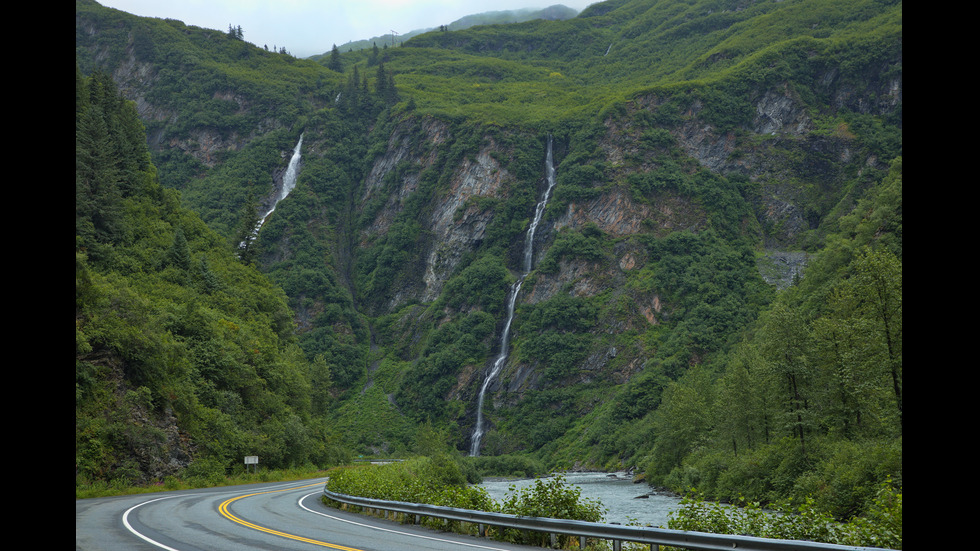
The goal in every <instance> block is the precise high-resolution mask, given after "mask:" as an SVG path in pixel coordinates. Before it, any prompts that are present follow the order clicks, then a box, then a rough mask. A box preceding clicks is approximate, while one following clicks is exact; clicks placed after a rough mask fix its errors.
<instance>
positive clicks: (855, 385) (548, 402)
mask: <svg viewBox="0 0 980 551" xmlns="http://www.w3.org/2000/svg"><path fill="white" fill-rule="evenodd" d="M901 14H902V4H901V2H879V1H871V0H868V1H862V2H853V1H850V2H843V1H835V0H820V1H810V2H801V1H783V2H766V1H759V2H751V1H748V0H742V1H736V0H729V1H723V0H701V1H698V2H677V1H674V0H610V1H607V2H601V3H598V4H594V5H593V6H591V7H590V8H589V9H587V10H586V11H585V12H583V13H582V14H580V15H579V16H578V17H576V18H573V19H571V20H568V21H543V20H537V21H532V22H525V23H518V24H511V25H491V26H483V27H474V28H471V29H466V30H461V31H437V32H432V33H426V34H423V35H420V36H418V37H415V38H412V39H411V40H409V41H407V42H406V43H405V44H404V45H403V46H402V47H399V48H390V49H386V50H384V52H383V53H378V52H372V51H361V52H353V53H350V54H346V55H344V56H342V58H341V65H340V66H339V67H336V66H335V67H334V69H331V68H329V66H330V65H331V61H330V60H323V63H324V64H323V65H320V64H318V63H313V62H311V61H304V60H297V59H293V58H291V57H289V56H288V55H283V54H276V53H269V52H265V51H261V50H258V49H255V48H251V47H249V46H248V45H247V44H244V43H242V42H241V41H240V40H236V39H235V38H234V37H231V36H227V35H226V34H225V33H220V32H217V31H211V30H207V29H198V28H194V27H188V26H185V25H183V24H182V23H180V22H175V21H159V20H147V19H141V18H136V17H132V16H128V15H126V14H122V13H119V12H115V11H114V10H107V9H104V8H101V7H99V6H98V5H97V4H95V3H93V2H89V1H85V0H77V2H76V57H77V59H78V60H79V61H78V63H79V66H80V67H81V68H82V70H83V71H84V72H88V71H91V70H93V69H95V68H100V69H102V70H104V71H106V72H108V73H111V74H112V75H113V78H114V80H115V81H117V82H119V83H120V86H121V89H122V91H123V93H124V94H126V96H127V97H128V98H130V99H132V100H133V101H134V102H135V106H136V109H137V110H138V112H139V113H140V114H141V117H142V118H143V120H144V121H145V124H146V126H147V131H148V136H149V139H148V143H149V148H150V151H151V153H152V157H153V160H154V162H155V164H156V166H157V167H158V169H159V173H160V180H161V182H162V183H164V185H165V186H167V187H172V188H175V189H179V190H180V191H181V196H182V199H183V202H184V204H185V205H186V206H187V207H189V208H191V209H193V210H194V211H196V212H198V213H200V216H201V217H202V219H203V220H204V221H205V222H206V223H207V224H208V225H209V226H210V227H211V228H213V229H214V230H215V231H217V232H218V233H219V234H221V235H223V236H224V238H225V239H226V240H227V245H228V246H229V248H231V247H234V246H236V244H237V243H238V242H240V241H241V239H242V235H243V234H242V233H241V231H240V228H244V229H246V230H248V229H250V228H251V227H253V225H250V224H251V223H252V221H254V218H255V212H256V205H258V204H260V203H262V202H263V201H265V200H267V198H268V197H270V196H271V195H272V194H273V193H274V191H275V190H277V189H278V188H279V187H281V181H280V180H281V174H282V173H283V171H284V169H285V166H286V163H287V162H288V161H289V157H290V155H291V152H292V148H293V147H294V146H295V144H296V142H297V140H298V138H299V136H300V134H302V136H303V147H302V158H303V160H302V169H301V171H300V176H299V181H298V185H297V186H296V188H295V190H294V191H293V192H292V193H291V194H290V195H289V197H288V198H287V199H286V200H284V201H282V203H281V204H280V205H279V206H278V207H277V208H276V211H275V213H274V214H273V215H272V216H271V217H270V218H269V220H268V221H267V222H266V224H265V225H263V227H262V230H261V232H260V233H259V235H258V238H257V240H256V241H255V247H256V249H255V251H254V252H255V254H256V256H255V258H256V262H257V264H258V266H259V267H260V268H261V269H262V271H263V272H265V273H266V274H267V275H268V276H269V277H270V278H271V279H272V280H273V281H275V282H276V283H277V284H278V285H280V286H281V287H282V289H283V290H284V292H285V294H286V296H287V297H288V300H289V306H290V308H291V309H292V311H293V313H294V316H295V320H296V324H297V338H298V343H299V346H300V348H301V349H302V351H303V355H304V356H305V359H306V360H307V361H310V362H313V361H314V359H315V358H321V359H322V360H323V361H324V362H325V363H326V365H327V366H328V368H329V370H330V372H331V374H332V376H333V380H334V381H335V383H336V385H337V387H336V389H337V392H338V398H339V401H338V402H337V403H336V405H335V406H333V407H331V408H330V410H329V412H328V413H327V414H326V416H327V417H328V418H329V419H330V422H331V424H332V425H333V426H336V427H339V429H340V430H341V431H342V433H343V434H344V435H345V437H346V443H347V444H348V445H349V446H351V447H352V448H354V449H355V450H356V451H357V452H359V453H406V452H408V451H410V450H412V449H413V446H414V434H415V430H416V427H419V426H432V425H436V426H439V427H443V428H444V429H445V430H446V431H447V434H449V435H450V436H449V437H450V439H451V440H452V443H453V445H455V446H456V447H457V448H458V449H460V450H468V449H469V447H470V444H471V442H472V441H473V433H474V428H475V426H476V423H477V419H478V418H480V417H481V416H480V415H478V412H477V404H478V403H479V400H478V396H479V394H480V392H481V388H482V387H483V383H484V381H485V378H486V375H487V373H489V371H490V368H491V366H492V365H493V363H494V361H495V359H496V358H497V357H498V356H499V353H500V352H501V350H500V348H501V346H500V342H501V336H502V333H503V332H504V330H505V328H506V327H507V323H506V320H507V319H508V297H509V293H510V290H511V288H512V286H513V285H514V283H515V282H518V281H519V282H521V286H520V293H519V295H518V296H517V300H516V303H515V308H514V316H513V322H512V325H511V327H512V333H511V334H510V340H509V343H508V346H507V347H506V349H505V351H506V352H508V354H507V361H506V363H505V365H504V366H503V368H502V370H501V371H500V372H499V374H498V375H496V376H495V377H494V378H493V379H492V380H491V381H490V382H489V385H488V386H487V389H488V391H487V395H486V398H487V399H486V401H485V404H484V407H483V409H482V414H483V417H485V422H486V428H487V429H488V430H487V431H486V432H485V436H484V437H483V438H482V440H479V441H478V442H479V444H480V450H479V453H480V454H482V455H497V454H508V453H513V454H534V455H535V456H536V457H538V458H541V459H542V460H543V461H545V462H546V463H548V464H551V465H563V466H569V467H570V466H574V465H587V466H599V467H605V466H609V467H613V466H615V467H621V466H625V467H635V468H637V469H638V470H641V471H644V472H645V473H646V475H647V476H648V477H649V478H650V480H651V481H652V482H655V483H657V484H662V485H670V486H672V487H676V488H683V487H684V486H686V485H691V484H695V485H697V486H698V487H704V488H705V489H707V490H708V491H711V492H716V493H717V495H718V496H720V497H731V494H732V492H736V493H738V492H742V493H744V494H745V495H753V496H756V497H758V498H759V499H776V498H778V497H784V496H788V495H797V494H799V493H803V492H804V491H810V490H813V489H819V488H826V487H827V486H826V485H822V481H824V479H825V477H826V476H827V474H826V473H827V472H829V471H828V469H830V468H831V467H830V465H832V464H834V462H839V463H842V464H847V465H849V466H853V469H854V476H855V477H856V478H859V479H861V480H865V479H867V480H868V481H870V482H877V481H880V480H881V479H882V478H884V477H885V476H888V475H891V476H897V477H899V478H900V476H901V430H902V423H901V390H900V389H901V353H900V344H899V345H898V347H897V348H896V347H895V346H894V345H895V337H896V334H895V333H894V331H895V329H896V328H897V329H898V333H897V336H898V341H899V343H900V319H901V316H900V297H901V295H900V285H899V287H898V291H897V293H898V295H897V300H898V318H897V320H898V321H897V326H896V320H895V318H894V312H891V313H890V314H889V315H888V316H886V317H880V316H879V317H877V318H876V317H875V315H874V314H873V313H872V310H873V309H871V308H870V306H869V304H870V303H869V302H868V301H870V300H871V298H870V296H871V295H869V294H868V293H867V292H866V290H867V289H868V287H867V285H870V283H867V285H866V284H865V283H861V282H862V281H871V280H872V279H874V277H879V276H880V277H879V279H882V278H884V279H887V280H888V281H889V282H890V284H892V283H894V280H895V278H896V277H897V278H898V280H899V281H900V274H901V257H902V246H901V155H902V70H901V67H902V40H901V39H902V25H901ZM335 69H339V71H338V70H335ZM549 149H550V153H551V156H552V157H553V160H554V162H553V165H554V168H555V186H554V190H553V194H552V195H551V196H550V200H549V202H548V204H547V208H546V210H545V211H544V213H543V217H542V219H541V223H540V225H539V226H538V227H537V228H536V232H535V234H534V235H535V239H534V242H533V247H534V251H535V254H534V258H533V263H532V266H531V270H530V272H529V273H525V270H524V269H523V267H522V257H523V255H524V253H525V247H526V244H525V239H524V238H525V236H526V235H527V233H528V228H529V225H530V221H531V220H532V219H533V217H534V212H535V206H536V204H537V203H538V202H539V201H540V200H541V198H542V197H543V194H544V191H545V189H546V188H547V187H548V183H549V181H548V178H547V170H546V159H547V158H548V153H549ZM866 247H867V250H865V248H866ZM896 263H897V276H896V275H895V270H896V268H895V266H896ZM876 270H877V271H876ZM874 274H877V275H874ZM525 276H526V279H525ZM886 276H887V277H886ZM862 278H866V279H862ZM867 278H870V279H867ZM889 289H890V291H889V292H890V293H894V292H896V291H895V290H894V287H893V286H892V287H889ZM848 297H850V298H848ZM892 298H894V297H892ZM892 304H893V305H894V300H893V301H892ZM787 316H788V318H792V319H793V320H795V321H794V323H795V324H796V325H795V326H794V325H793V324H789V323H784V321H785V320H786V319H787ZM779 320H783V321H779ZM790 326H794V327H796V330H797V331H798V333H797V334H796V336H795V337H794V336H789V335H780V334H778V332H777V331H776V330H777V329H779V328H787V327H790ZM844 326H847V327H863V328H864V329H862V331H865V334H866V335H868V336H869V338H868V339H866V340H865V341H861V342H858V341H854V340H849V341H846V342H845V340H844V339H845V336H846V335H847V334H848V333H847V331H843V332H842V331H841V330H839V328H840V327H844ZM884 326H887V328H885V329H883V327H884ZM834 327H837V328H838V330H836V331H833V330H831V329H832V328H834ZM871 335H875V336H877V335H885V337H883V338H882V340H879V339H877V337H876V338H871V337H870V336H871ZM882 343H886V344H888V346H885V345H884V344H882ZM790 344H793V346H796V345H798V347H795V348H794V347H791V346H790ZM780 346H784V347H788V348H785V349H780V348H779V347H780ZM834 351H837V352H838V353H840V354H841V356H839V357H835V356H833V352H834ZM845 352H846V353H845ZM787 358H789V359H787ZM743 372H744V373H743ZM843 373H847V374H848V375H847V376H844V375H842V374H843ZM742 376H745V377H749V376H751V378H750V379H745V380H742V382H738V383H733V382H732V381H734V380H736V378H737V377H742ZM747 381H750V382H747ZM785 381H789V383H785ZM784 383H785V384H784ZM787 384H788V385H789V387H791V388H793V389H794V391H793V392H792V393H790V394H789V395H786V394H785V388H788V387H787ZM726 385H727V386H726ZM746 385H748V386H746ZM832 388H837V389H838V390H839V391H840V392H839V393H838V394H834V393H833V392H831V390H830V389H832ZM859 389H861V390H859ZM736 390H742V391H745V392H748V391H749V390H751V393H752V396H751V402H743V401H741V400H736V399H735V398H733V396H732V395H731V394H730V393H731V392H735V391H736ZM859 397H860V399H859ZM749 403H751V404H763V405H765V407H763V405H759V406H758V407H756V406H754V405H753V406H751V407H750V406H749V405H748V404H749ZM766 408H771V409H766ZM735 411H738V412H739V414H740V417H739V418H740V419H743V422H742V424H733V423H729V422H728V421H733V420H734V419H735V416H734V414H733V412H735ZM691 416H694V417H691ZM760 419H761V420H764V422H763V421H760ZM681 427H684V428H683V429H681ZM747 427H748V428H747ZM760 427H764V429H762V428H760ZM760 430H761V431H762V432H761V433H759V432H757V431H760ZM896 438H897V440H896ZM896 441H897V442H898V447H897V450H896V449H895V447H894V446H895V442H896ZM860 450H864V451H868V450H874V453H875V454H878V456H879V457H884V458H886V459H887V460H883V461H881V464H883V465H887V466H886V467H884V468H882V469H880V470H874V469H872V468H871V467H869V466H868V465H866V464H864V463H862V462H861V460H856V459H854V457H858V456H860V455H861V452H860ZM770 461H771V462H774V463H778V464H781V465H783V466H784V467H785V466H789V467H786V468H788V469H789V471H790V472H786V473H780V476H781V477H782V478H781V479H780V480H779V482H778V483H777V482H775V481H773V480H771V479H770V478H769V477H770V476H771V475H772V472H762V473H760V472H750V471H751V468H750V466H751V465H753V464H761V463H767V462H770ZM780 462H781V463H780ZM786 481H790V482H786ZM868 487H870V486H868ZM866 498H867V496H866V495H864V496H850V497H846V498H845V497H841V496H840V495H838V494H834V495H833V496H832V497H828V498H827V499H828V500H829V501H833V500H837V501H835V502H834V503H833V504H832V505H828V507H831V508H834V509H835V513H839V514H841V515H848V514H853V513H854V511H855V510H856V509H859V508H860V503H861V502H862V500H865V499H866Z"/></svg>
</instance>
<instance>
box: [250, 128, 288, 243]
mask: <svg viewBox="0 0 980 551" xmlns="http://www.w3.org/2000/svg"><path fill="white" fill-rule="evenodd" d="M302 147H303V135H302V134H300V135H299V141H298V142H296V147H295V148H294V149H293V156H292V158H290V159H289V166H287V167H286V173H285V174H283V175H282V189H280V190H279V195H278V196H276V200H275V201H273V202H272V208H270V209H269V212H267V213H265V214H263V215H262V217H261V218H259V223H258V224H256V225H255V229H254V230H252V235H251V237H249V241H250V240H252V239H255V237H256V236H258V234H259V230H260V229H261V228H262V224H265V220H266V218H268V217H269V215H270V214H272V212H273V211H275V210H276V205H278V204H279V201H282V200H283V199H285V198H286V197H287V196H288V195H289V193H290V192H291V191H293V188H295V187H296V177H297V176H298V175H299V161H300V158H301V156H300V149H301V148H302ZM247 244H248V243H247V242H246V241H243V242H242V243H241V244H240V245H239V248H241V249H244V248H245V246H246V245H247Z"/></svg>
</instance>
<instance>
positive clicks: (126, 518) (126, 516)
mask: <svg viewBox="0 0 980 551" xmlns="http://www.w3.org/2000/svg"><path fill="white" fill-rule="evenodd" d="M172 497H177V496H167V497H158V498H156V499H151V500H150V501H144V502H143V503H137V504H136V505H133V506H132V507H130V508H129V509H127V510H126V512H125V513H123V516H122V521H123V524H124V525H126V529H127V530H129V531H130V532H132V533H133V534H134V535H135V536H137V537H138V538H140V539H141V540H143V541H145V542H147V543H149V544H152V545H155V546H157V547H159V548H161V549H166V550H167V551H177V549H174V548H173V547H167V546H166V545H164V544H162V543H160V542H158V541H154V540H151V539H150V538H148V537H146V536H144V535H143V534H141V533H139V532H137V531H136V529H135V528H133V527H132V525H130V524H129V513H132V512H133V510H135V509H136V508H137V507H142V506H143V505H146V504H147V503H153V502H154V501H160V500H162V499H170V498H172Z"/></svg>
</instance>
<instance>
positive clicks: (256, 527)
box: [218, 482, 361, 551]
mask: <svg viewBox="0 0 980 551" xmlns="http://www.w3.org/2000/svg"><path fill="white" fill-rule="evenodd" d="M320 484H322V482H317V483H316V484H309V485H306V486H297V487H295V488H286V489H283V490H269V491H267V492H256V493H254V494H246V495H242V496H238V497H233V498H231V499H229V500H227V501H225V502H224V503H222V504H221V505H219V506H218V511H219V512H221V514H222V516H224V517H225V518H227V519H228V520H230V521H232V522H237V523H238V524H241V525H242V526H245V527H248V528H252V529H254V530H258V531H259V532H265V533H266V534H273V535H276V536H281V537H284V538H289V539H291V540H296V541H303V542H306V543H312V544H313V545H319V546H321V547H329V548H331V549H341V550H342V551H361V550H360V549H355V548H353V547H344V546H343V545H336V544H333V543H327V542H325V541H319V540H314V539H310V538H304V537H303V536H297V535H295V534H287V533H286V532H280V531H279V530H273V529H272V528H266V527H264V526H259V525H258V524H253V523H251V522H248V521H247V520H243V519H241V518H238V517H236V516H235V515H233V514H232V513H231V511H229V510H228V506H229V505H231V504H232V503H233V502H235V501H238V500H239V499H243V498H246V497H252V496H257V495H262V494H272V493H276V492H285V491H289V490H298V489H300V488H309V487H310V486H319V485H320Z"/></svg>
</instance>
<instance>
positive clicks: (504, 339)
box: [470, 136, 555, 457]
mask: <svg viewBox="0 0 980 551" xmlns="http://www.w3.org/2000/svg"><path fill="white" fill-rule="evenodd" d="M544 165H545V177H546V178H547V181H548V187H547V189H545V192H544V196H543V197H542V198H541V201H539V202H538V205H537V206H536V207H535V209H534V219H533V220H531V226H530V227H529V228H528V229H527V235H525V236H524V259H523V263H522V266H521V268H522V271H521V276H520V277H519V278H517V281H515V282H514V285H513V286H511V288H510V297H509V298H508V300H507V319H506V321H505V322H504V330H503V332H502V333H501V334H500V353H499V355H498V356H497V359H496V360H494V362H493V367H491V368H490V371H489V372H488V373H487V376H486V378H485V379H483V384H482V385H481V386H480V393H479V394H478V395H477V400H476V426H475V427H474V429H473V438H472V439H471V441H470V455H471V456H473V457H476V456H478V455H480V440H482V439H483V399H484V397H485V395H486V392H487V387H489V386H490V382H491V381H493V379H494V378H496V377H497V374H499V373H500V370H501V369H502V368H503V367H504V364H506V363H507V354H508V353H509V351H510V350H509V348H510V347H509V344H508V343H509V342H510V325H511V322H513V321H514V305H515V304H516V303H517V295H518V293H520V292H521V285H523V284H524V278H526V277H527V274H528V273H530V271H531V264H532V262H531V261H532V260H533V259H534V232H535V230H537V229H538V223H540V222H541V216H542V215H543V214H544V209H545V207H546V206H547V205H548V198H549V197H550V196H551V190H552V188H554V187H555V164H554V160H553V159H552V156H551V136H548V152H547V154H546V155H545V163H544Z"/></svg>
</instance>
